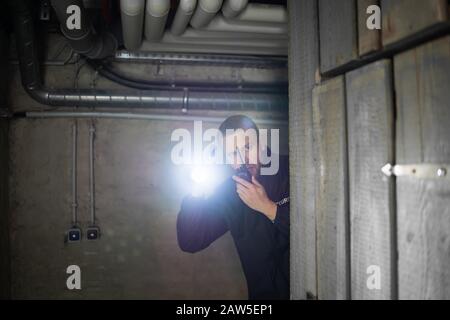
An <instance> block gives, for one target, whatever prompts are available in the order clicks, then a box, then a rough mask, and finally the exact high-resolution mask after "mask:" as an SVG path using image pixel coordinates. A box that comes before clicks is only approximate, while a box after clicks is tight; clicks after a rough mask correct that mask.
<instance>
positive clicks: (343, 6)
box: [319, 0, 358, 73]
mask: <svg viewBox="0 0 450 320" xmlns="http://www.w3.org/2000/svg"><path fill="white" fill-rule="evenodd" d="M319 30H320V71H321V72H322V73H325V72H328V71H330V70H332V69H335V68H337V67H342V66H343V65H345V64H348V63H350V62H352V60H354V59H356V58H358V43H357V42H358V36H357V18H356V4H355V0H319Z"/></svg>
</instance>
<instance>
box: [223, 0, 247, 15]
mask: <svg viewBox="0 0 450 320" xmlns="http://www.w3.org/2000/svg"><path fill="white" fill-rule="evenodd" d="M247 3H248V0H225V3H224V5H223V6H222V14H223V16H224V17H225V18H234V17H236V16H237V15H239V14H240V13H241V12H242V11H243V10H244V9H245V7H246V6H247Z"/></svg>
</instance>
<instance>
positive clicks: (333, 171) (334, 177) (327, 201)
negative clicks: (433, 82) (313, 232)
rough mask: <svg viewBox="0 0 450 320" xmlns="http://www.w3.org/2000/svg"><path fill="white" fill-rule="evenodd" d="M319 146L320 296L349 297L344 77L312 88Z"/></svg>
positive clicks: (315, 128) (316, 135)
mask: <svg viewBox="0 0 450 320" xmlns="http://www.w3.org/2000/svg"><path fill="white" fill-rule="evenodd" d="M313 117H314V141H315V146H316V148H317V152H316V153H315V154H316V155H317V166H316V173H317V174H316V179H318V183H317V187H316V224H317V278H318V279H317V283H318V298H319V299H324V300H335V299H348V298H349V273H348V267H349V264H348V260H349V259H348V257H349V251H348V235H349V230H348V190H347V136H346V127H345V125H346V119H345V88H344V77H343V76H341V77H337V78H334V79H332V80H329V81H327V82H324V83H323V84H321V85H319V86H317V87H316V88H315V89H314V91H313Z"/></svg>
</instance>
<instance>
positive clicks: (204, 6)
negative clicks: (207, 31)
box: [191, 0, 223, 28]
mask: <svg viewBox="0 0 450 320" xmlns="http://www.w3.org/2000/svg"><path fill="white" fill-rule="evenodd" d="M222 2H223V0H199V2H198V6H197V9H196V10H195V13H194V16H193V17H192V19H191V26H193V27H194V28H202V27H204V26H206V25H207V24H208V23H209V22H210V21H211V20H212V19H213V18H214V16H215V15H216V14H217V12H219V10H220V8H221V7H222Z"/></svg>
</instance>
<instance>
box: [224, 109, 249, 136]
mask: <svg viewBox="0 0 450 320" xmlns="http://www.w3.org/2000/svg"><path fill="white" fill-rule="evenodd" d="M227 129H234V130H237V129H243V130H244V131H246V130H248V129H254V130H256V133H258V126H257V125H256V124H255V123H254V122H253V120H252V119H250V118H249V117H247V116H244V115H240V114H239V115H234V116H231V117H228V118H227V119H225V121H224V122H222V124H221V125H220V127H219V131H220V132H221V133H222V134H223V136H224V137H225V135H226V131H227Z"/></svg>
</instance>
